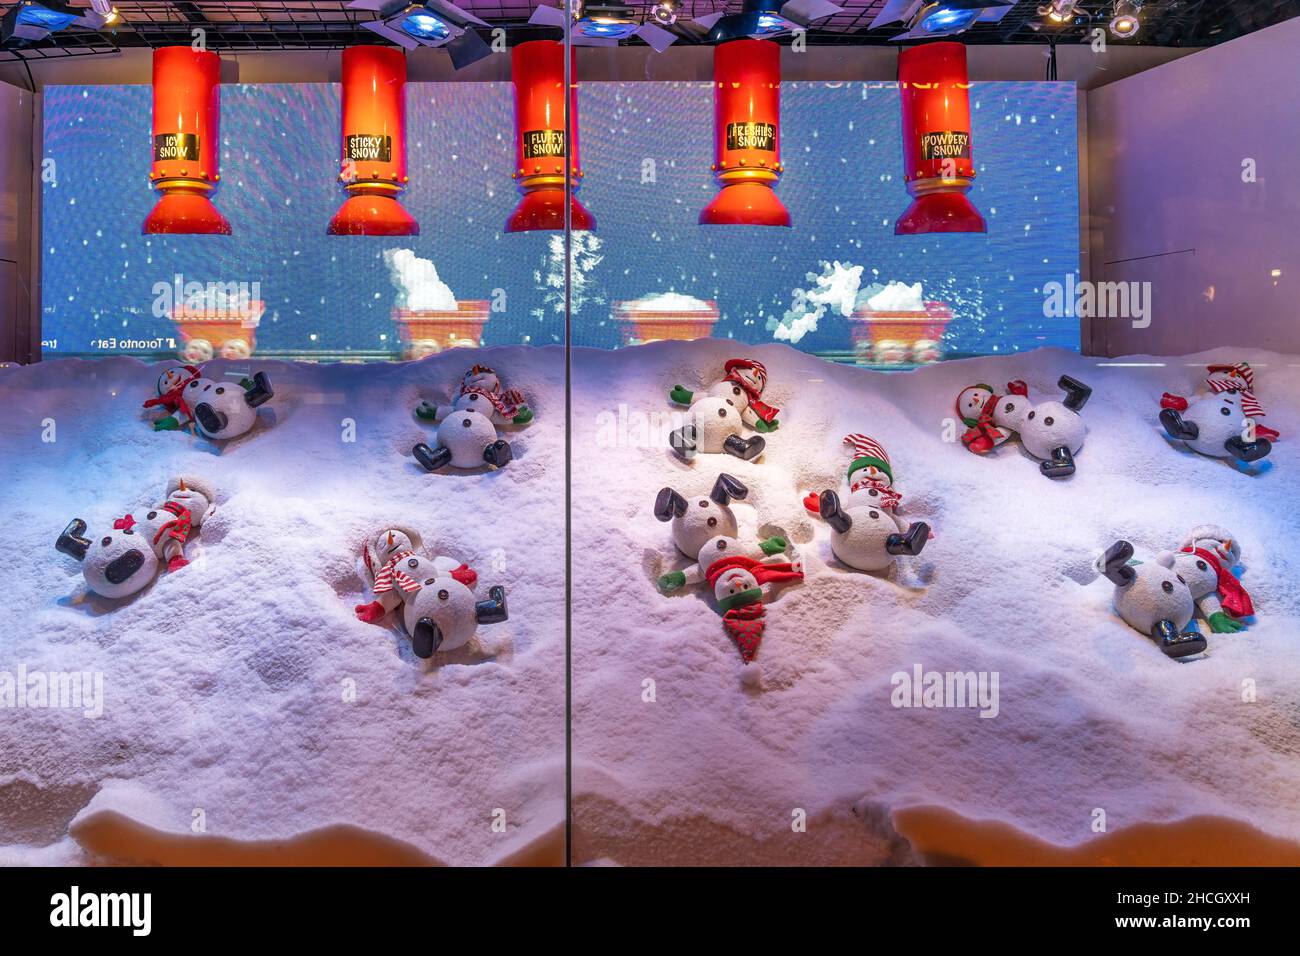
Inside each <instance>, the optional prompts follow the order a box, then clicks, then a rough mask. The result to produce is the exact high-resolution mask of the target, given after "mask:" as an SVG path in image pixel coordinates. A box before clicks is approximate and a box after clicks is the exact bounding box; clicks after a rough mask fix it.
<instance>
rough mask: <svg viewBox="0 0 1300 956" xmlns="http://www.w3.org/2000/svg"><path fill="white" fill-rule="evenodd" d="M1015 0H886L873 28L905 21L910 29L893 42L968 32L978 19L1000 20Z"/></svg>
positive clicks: (873, 20) (892, 39)
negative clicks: (936, 0) (937, 0)
mask: <svg viewBox="0 0 1300 956" xmlns="http://www.w3.org/2000/svg"><path fill="white" fill-rule="evenodd" d="M1013 6H1015V0H939V2H935V0H886V2H885V5H884V6H883V7H882V8H881V9H880V12H879V13H877V14H876V16H875V17H874V18H873V19H872V21H871V25H870V27H869V29H872V30H877V29H882V28H885V27H889V26H892V25H893V24H895V23H901V24H902V25H903V26H904V27H906V29H905V30H904V31H903V32H902V33H900V34H898V35H897V36H895V37H891V38H890V39H891V42H895V43H897V42H899V41H903V40H925V39H931V38H933V37H946V36H952V35H954V34H957V33H964V32H965V31H966V30H969V29H970V28H971V27H973V26H975V24H977V23H997V22H998V21H999V20H1001V19H1002V18H1003V17H1004V16H1006V13H1007V11H1008V10H1010V9H1011V8H1012V7H1013Z"/></svg>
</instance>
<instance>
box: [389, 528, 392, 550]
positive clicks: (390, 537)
mask: <svg viewBox="0 0 1300 956" xmlns="http://www.w3.org/2000/svg"><path fill="white" fill-rule="evenodd" d="M388 546H389V547H390V548H391V547H392V546H393V532H391V531H390V532H388Z"/></svg>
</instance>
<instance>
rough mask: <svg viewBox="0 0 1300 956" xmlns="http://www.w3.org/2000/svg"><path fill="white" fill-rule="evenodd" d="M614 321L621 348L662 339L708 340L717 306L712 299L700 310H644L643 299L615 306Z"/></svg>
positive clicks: (714, 321) (716, 319)
mask: <svg viewBox="0 0 1300 956" xmlns="http://www.w3.org/2000/svg"><path fill="white" fill-rule="evenodd" d="M614 318H615V320H616V321H617V322H618V324H619V327H620V329H621V330H622V333H623V344H624V345H643V344H645V343H646V342H660V341H663V340H664V339H675V340H686V339H707V338H708V337H709V336H710V335H712V334H713V326H714V324H715V323H716V322H717V321H718V304H717V303H716V302H714V301H712V300H708V301H706V302H705V303H704V308H700V309H675V310H672V311H669V310H665V309H654V308H645V300H643V299H634V300H632V301H629V302H615V303H614Z"/></svg>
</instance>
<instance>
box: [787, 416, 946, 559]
mask: <svg viewBox="0 0 1300 956" xmlns="http://www.w3.org/2000/svg"><path fill="white" fill-rule="evenodd" d="M844 444H845V445H846V446H848V448H849V449H850V456H849V466H848V472H847V474H846V476H845V480H844V489H843V492H844V496H845V498H847V505H846V504H845V502H844V501H843V500H842V499H841V498H840V495H839V494H837V493H836V492H834V491H831V490H829V489H827V490H826V491H823V492H822V493H821V494H820V495H818V494H816V493H815V492H814V493H810V494H809V495H808V496H807V497H805V498H804V507H805V508H807V509H808V510H809V511H811V512H812V513H813V514H817V515H820V516H821V517H822V518H823V519H824V520H825V521H826V523H827V524H829V525H830V526H831V551H832V552H834V554H835V557H837V558H838V559H839V560H840V561H841V562H843V563H844V564H846V565H848V566H849V567H851V568H855V569H857V570H859V571H883V570H884V569H885V568H887V567H889V566H890V565H891V564H893V563H894V559H895V558H898V557H900V556H903V555H907V556H910V557H915V556H916V555H918V554H920V553H921V549H923V548H924V547H925V543H926V541H927V540H929V538H930V526H929V525H927V524H926V523H925V522H924V521H917V522H912V523H909V522H907V521H904V520H903V519H902V518H900V517H898V515H897V514H895V509H897V507H898V503H899V501H900V500H901V499H902V495H901V494H899V493H898V492H897V491H896V490H895V489H894V471H893V466H892V465H891V464H890V461H889V455H888V454H887V453H886V452H885V449H884V448H883V447H881V445H880V443H879V442H877V441H876V440H875V439H872V438H869V437H867V436H866V435H862V434H852V435H845V436H844Z"/></svg>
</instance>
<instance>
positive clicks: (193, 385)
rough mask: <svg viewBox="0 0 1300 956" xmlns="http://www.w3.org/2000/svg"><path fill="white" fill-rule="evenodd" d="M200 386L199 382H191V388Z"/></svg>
mask: <svg viewBox="0 0 1300 956" xmlns="http://www.w3.org/2000/svg"><path fill="white" fill-rule="evenodd" d="M198 387H199V383H198V382H190V388H198Z"/></svg>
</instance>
